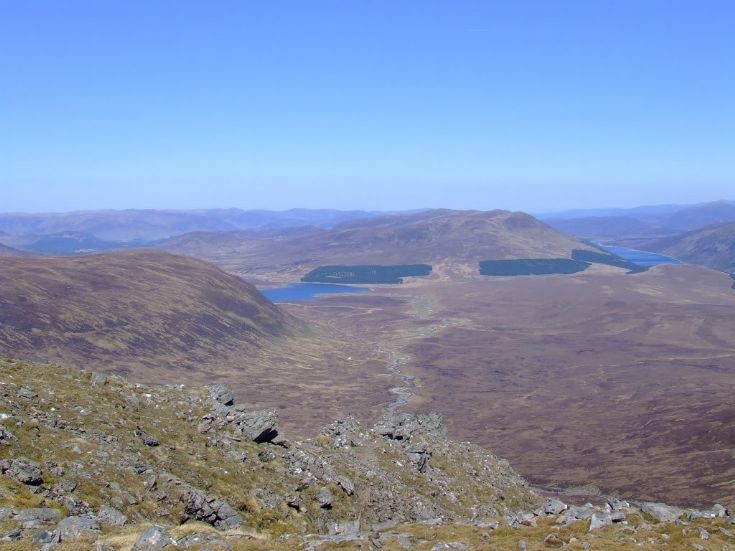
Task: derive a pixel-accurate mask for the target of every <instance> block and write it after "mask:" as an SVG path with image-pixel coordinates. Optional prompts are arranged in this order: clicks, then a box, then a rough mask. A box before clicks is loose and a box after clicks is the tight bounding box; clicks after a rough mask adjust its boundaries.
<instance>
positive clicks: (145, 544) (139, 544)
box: [132, 526, 176, 551]
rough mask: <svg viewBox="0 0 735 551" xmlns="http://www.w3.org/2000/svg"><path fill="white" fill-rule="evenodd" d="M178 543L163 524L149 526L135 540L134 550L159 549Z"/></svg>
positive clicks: (148, 550)
mask: <svg viewBox="0 0 735 551" xmlns="http://www.w3.org/2000/svg"><path fill="white" fill-rule="evenodd" d="M174 545H176V542H175V541H174V540H173V538H172V537H171V534H169V532H168V530H166V529H165V528H163V527H162V526H149V527H148V528H146V529H145V530H144V531H143V533H142V534H141V535H140V536H139V537H138V539H137V540H135V543H134V544H133V548H132V551H158V550H159V549H165V548H167V547H172V546H174Z"/></svg>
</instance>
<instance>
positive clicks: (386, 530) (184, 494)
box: [0, 360, 735, 550]
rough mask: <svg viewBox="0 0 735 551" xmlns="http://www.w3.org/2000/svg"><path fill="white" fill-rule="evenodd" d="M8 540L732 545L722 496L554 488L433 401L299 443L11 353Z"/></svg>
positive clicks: (193, 395) (268, 417) (185, 399)
mask: <svg viewBox="0 0 735 551" xmlns="http://www.w3.org/2000/svg"><path fill="white" fill-rule="evenodd" d="M0 472H2V475H1V476H0V547H2V548H3V549H17V550H26V549H58V550H64V549H97V550H129V549H134V550H148V549H152V550H153V549H163V548H166V547H174V546H175V547H181V548H190V549H212V550H214V549H232V550H238V549H386V550H391V549H422V550H423V549H427V550H441V549H529V550H532V549H546V548H554V547H569V548H572V549H574V548H578V549H611V548H628V547H635V548H644V549H646V548H648V549H671V548H682V549H735V526H733V523H735V519H733V517H731V516H728V515H729V512H728V511H726V510H725V508H724V507H719V506H714V507H712V508H710V509H707V510H689V509H679V508H674V507H668V506H666V505H663V504H650V503H629V502H625V501H621V500H617V499H612V498H610V499H607V500H603V501H602V502H600V503H597V504H595V505H592V504H581V505H569V504H565V503H563V502H562V501H560V500H558V499H556V498H543V497H541V496H540V495H539V494H538V493H537V492H535V491H534V490H533V489H531V488H529V487H528V485H527V484H526V483H525V482H524V480H523V479H521V478H520V477H519V476H518V475H517V474H516V473H515V472H514V471H513V469H512V468H511V467H510V466H509V465H508V463H507V462H505V461H503V460H501V459H498V458H497V457H495V456H493V455H491V454H490V453H488V452H487V451H485V450H483V449H481V448H479V447H477V446H474V445H472V444H468V443H457V442H453V441H451V440H449V439H447V437H446V434H445V429H444V427H443V425H442V421H441V418H440V417H439V416H437V415H435V414H428V415H409V414H403V413H395V412H392V413H389V414H386V416H385V417H384V418H383V419H381V420H380V422H378V423H377V424H376V425H375V426H373V427H366V426H363V425H360V424H359V423H358V422H357V421H356V420H355V419H352V418H346V419H342V420H339V421H335V422H334V423H332V424H330V425H329V426H327V427H326V428H325V429H324V431H323V432H322V434H321V435H320V436H319V437H318V438H315V439H313V440H307V441H301V442H299V441H289V440H288V439H287V435H284V434H282V433H281V432H279V427H278V416H277V414H276V412H274V411H268V410H264V411H253V410H252V409H251V408H248V407H247V405H245V406H241V405H240V404H236V403H234V399H233V396H232V394H231V392H230V391H229V389H228V388H227V387H225V386H223V385H211V386H209V387H204V388H199V387H187V386H184V385H168V386H157V387H153V386H142V385H133V384H130V383H128V382H126V381H125V380H124V379H121V378H119V377H115V376H106V375H102V374H93V373H87V372H82V371H77V370H72V369H66V368H60V367H54V366H42V365H35V364H30V363H27V362H16V361H9V360H8V361H5V360H0Z"/></svg>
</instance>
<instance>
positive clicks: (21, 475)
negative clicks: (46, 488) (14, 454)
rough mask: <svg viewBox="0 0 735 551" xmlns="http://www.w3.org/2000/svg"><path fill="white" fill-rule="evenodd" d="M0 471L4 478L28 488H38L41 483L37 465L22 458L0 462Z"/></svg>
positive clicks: (41, 478) (39, 468) (41, 479)
mask: <svg viewBox="0 0 735 551" xmlns="http://www.w3.org/2000/svg"><path fill="white" fill-rule="evenodd" d="M0 471H2V473H3V474H4V475H5V476H8V477H10V478H12V479H13V480H17V481H18V482H21V483H22V484H27V485H29V486H38V485H39V484H42V483H43V476H42V475H41V467H40V466H39V465H38V463H36V462H35V461H31V460H30V459H26V458H23V457H21V458H19V459H10V460H5V461H0Z"/></svg>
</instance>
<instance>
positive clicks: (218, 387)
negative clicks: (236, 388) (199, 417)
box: [205, 384, 235, 406]
mask: <svg viewBox="0 0 735 551" xmlns="http://www.w3.org/2000/svg"><path fill="white" fill-rule="evenodd" d="M205 388H206V389H207V390H208V391H209V396H210V398H212V400H214V401H215V402H217V403H220V404H222V405H223V406H232V405H234V404H235V396H234V395H233V394H232V391H231V390H230V389H229V387H228V386H227V385H223V384H215V385H207V386H206V387H205Z"/></svg>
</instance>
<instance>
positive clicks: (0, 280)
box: [0, 250, 296, 374]
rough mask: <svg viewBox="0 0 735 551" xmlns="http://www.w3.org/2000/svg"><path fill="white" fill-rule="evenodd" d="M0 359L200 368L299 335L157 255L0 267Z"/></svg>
mask: <svg viewBox="0 0 735 551" xmlns="http://www.w3.org/2000/svg"><path fill="white" fill-rule="evenodd" d="M0 304H1V305H2V307H1V308H0V354H2V355H5V356H11V357H21V358H30V359H37V360H42V361H57V362H62V363H76V364H80V365H85V366H89V365H96V366H97V367H100V366H105V367H108V368H112V369H116V370H119V371H131V370H132V371H133V372H136V374H140V373H142V371H141V369H146V370H150V369H160V370H166V369H172V368H175V369H176V370H180V369H193V368H196V369H202V368H204V367H206V366H212V365H217V362H221V361H223V359H226V358H230V357H232V356H233V355H243V354H246V353H249V352H253V351H255V350H258V349H259V348H260V347H261V345H262V344H263V343H265V342H267V341H270V340H273V339H276V338H278V337H280V336H282V335H287V334H290V333H293V332H295V331H296V329H295V326H296V322H295V321H292V318H290V316H288V315H286V314H284V313H283V312H282V311H281V310H279V309H278V308H277V307H276V306H275V305H273V304H272V303H270V302H269V301H268V300H266V299H265V298H264V297H263V296H262V295H261V294H260V293H259V292H258V291H257V290H256V289H255V288H254V287H253V286H252V285H250V284H248V283H246V282H244V281H242V280H240V279H239V278H237V277H235V276H232V275H228V274H226V273H224V272H222V271H220V270H219V269H217V268H215V267H214V266H211V265H208V264H206V263H204V262H201V261H198V260H195V259H191V258H184V257H178V256H174V255H170V254H167V253H162V252H159V251H144V250H137V251H129V252H120V253H113V254H100V255H91V256H86V257H78V258H43V259H41V258H7V259H4V260H3V262H2V263H1V264H0Z"/></svg>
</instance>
